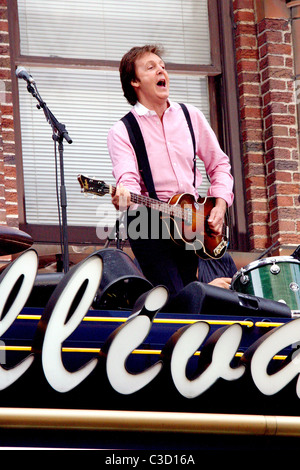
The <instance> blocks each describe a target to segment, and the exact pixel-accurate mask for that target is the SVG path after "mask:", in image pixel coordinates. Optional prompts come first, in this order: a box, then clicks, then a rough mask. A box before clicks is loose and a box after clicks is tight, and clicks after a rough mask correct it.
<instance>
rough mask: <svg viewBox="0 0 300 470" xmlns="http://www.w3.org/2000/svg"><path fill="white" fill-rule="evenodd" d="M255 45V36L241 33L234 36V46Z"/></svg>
mask: <svg viewBox="0 0 300 470" xmlns="http://www.w3.org/2000/svg"><path fill="white" fill-rule="evenodd" d="M256 46H257V44H256V37H255V36H242V35H239V36H236V38H235V47H236V48H239V47H246V48H249V47H252V48H256Z"/></svg>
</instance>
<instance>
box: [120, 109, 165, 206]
mask: <svg viewBox="0 0 300 470" xmlns="http://www.w3.org/2000/svg"><path fill="white" fill-rule="evenodd" d="M121 120H122V121H123V122H124V124H125V126H126V129H127V131H128V135H129V138H130V142H131V144H132V146H133V148H134V150H135V154H136V158H137V161H138V166H139V170H140V174H141V177H142V178H143V180H144V183H145V186H146V188H147V191H148V193H149V196H150V197H151V198H153V199H158V197H157V194H156V191H155V187H154V183H153V178H152V173H151V169H150V165H149V160H148V155H147V151H146V147H145V142H144V139H143V136H142V132H141V129H140V126H139V125H138V122H137V120H136V118H135V117H134V115H133V114H132V112H131V111H129V113H128V114H126V116H124V117H123V118H122V119H121Z"/></svg>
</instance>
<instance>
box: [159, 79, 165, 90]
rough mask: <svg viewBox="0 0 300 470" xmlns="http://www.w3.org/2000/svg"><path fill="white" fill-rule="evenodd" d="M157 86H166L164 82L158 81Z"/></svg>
mask: <svg viewBox="0 0 300 470" xmlns="http://www.w3.org/2000/svg"><path fill="white" fill-rule="evenodd" d="M157 86H159V87H163V88H164V87H165V86H166V80H164V79H162V80H159V82H157Z"/></svg>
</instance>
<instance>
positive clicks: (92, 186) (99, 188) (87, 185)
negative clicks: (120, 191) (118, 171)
mask: <svg viewBox="0 0 300 470" xmlns="http://www.w3.org/2000/svg"><path fill="white" fill-rule="evenodd" d="M77 179H78V181H79V184H80V186H81V190H82V192H84V193H92V194H96V195H97V196H104V195H105V194H107V193H109V192H110V187H109V185H107V184H106V183H105V182H104V181H99V180H95V179H92V178H89V177H87V176H84V175H78V176H77Z"/></svg>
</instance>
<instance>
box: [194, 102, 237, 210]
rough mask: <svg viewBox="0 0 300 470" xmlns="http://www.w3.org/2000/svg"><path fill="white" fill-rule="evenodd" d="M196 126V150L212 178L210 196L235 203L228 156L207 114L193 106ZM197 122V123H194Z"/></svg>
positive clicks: (230, 203)
mask: <svg viewBox="0 0 300 470" xmlns="http://www.w3.org/2000/svg"><path fill="white" fill-rule="evenodd" d="M191 114H192V119H193V118H194V119H193V126H195V127H194V128H195V139H196V151H197V155H198V156H199V158H200V159H201V160H202V161H203V163H204V166H205V170H206V173H207V175H208V177H209V179H210V184H211V186H210V188H209V190H208V196H212V197H216V198H218V197H220V198H222V199H224V200H225V201H226V202H227V204H228V206H231V205H232V203H233V199H234V195H233V177H232V175H231V165H230V161H229V158H228V156H227V155H226V154H225V153H224V152H223V150H222V149H221V147H220V144H219V142H218V139H217V137H216V135H215V133H214V131H213V130H212V128H211V127H210V125H209V123H208V122H207V120H206V118H205V116H204V115H203V113H202V112H201V111H199V110H198V109H197V108H194V107H192V108H191ZM194 123H195V124H194Z"/></svg>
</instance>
